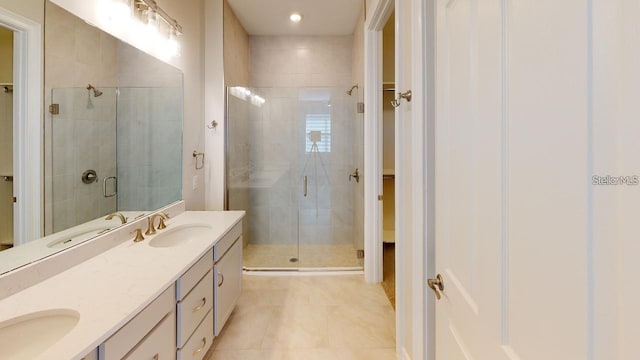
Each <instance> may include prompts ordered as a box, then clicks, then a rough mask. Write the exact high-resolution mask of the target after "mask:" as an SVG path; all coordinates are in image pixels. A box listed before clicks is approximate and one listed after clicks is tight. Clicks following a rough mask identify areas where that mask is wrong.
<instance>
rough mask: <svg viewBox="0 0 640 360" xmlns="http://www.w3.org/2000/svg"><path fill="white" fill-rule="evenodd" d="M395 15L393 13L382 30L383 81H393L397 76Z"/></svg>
mask: <svg viewBox="0 0 640 360" xmlns="http://www.w3.org/2000/svg"><path fill="white" fill-rule="evenodd" d="M395 37H396V29H395V16H394V14H392V15H391V17H390V18H389V20H388V21H387V24H386V25H385V26H384V29H383V30H382V82H385V83H392V82H394V81H395V78H396V56H395V55H396V53H395V47H396V39H395Z"/></svg>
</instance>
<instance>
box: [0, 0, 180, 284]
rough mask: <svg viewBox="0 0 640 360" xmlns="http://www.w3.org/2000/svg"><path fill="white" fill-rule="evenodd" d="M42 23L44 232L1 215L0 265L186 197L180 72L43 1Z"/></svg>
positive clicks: (0, 89) (2, 268) (3, 268)
mask: <svg viewBox="0 0 640 360" xmlns="http://www.w3.org/2000/svg"><path fill="white" fill-rule="evenodd" d="M44 28H45V37H44V49H45V50H44V54H45V58H44V61H45V64H44V69H45V70H44V71H45V73H44V89H43V91H44V107H45V115H44V119H43V128H44V139H43V149H44V164H43V166H42V168H43V172H44V177H43V191H44V199H43V203H44V209H43V214H44V224H43V233H44V237H43V238H40V239H37V240H33V241H29V242H26V243H20V241H15V240H16V239H12V238H11V233H12V231H11V230H8V226H5V225H4V223H2V224H0V225H1V226H2V228H0V249H2V251H0V274H2V273H5V272H8V271H11V270H13V269H15V268H17V267H20V266H23V265H25V264H28V263H30V262H33V261H36V260H39V259H41V258H43V257H45V256H48V255H51V254H54V253H56V252H58V251H61V250H65V249H68V248H69V247H72V246H74V245H77V244H80V243H82V242H84V241H87V240H89V239H91V238H94V237H95V236H97V235H100V234H103V233H106V232H108V231H111V230H113V229H115V228H117V227H119V226H121V225H122V224H123V221H131V220H134V219H136V218H139V217H143V216H145V215H146V214H148V213H149V212H152V211H154V210H157V209H159V208H162V207H164V206H166V205H169V204H171V203H174V202H176V201H179V200H180V199H182V164H181V158H182V123H183V119H182V118H183V85H182V84H183V79H182V72H181V71H179V70H178V69H176V68H174V67H172V66H170V65H168V64H166V63H164V62H162V61H160V60H158V59H156V58H154V57H152V56H150V55H147V54H146V53H143V52H142V51H140V50H138V49H136V48H134V47H132V46H130V45H128V44H126V43H124V42H122V41H120V40H118V39H116V38H114V37H112V36H111V35H109V34H107V33H105V32H103V31H102V30H100V29H98V28H96V27H93V26H91V25H89V24H87V23H86V22H85V21H83V20H82V19H79V18H77V17H76V16H74V15H72V14H71V13H69V12H67V11H66V10H64V9H62V8H61V7H59V6H58V5H55V4H53V3H51V2H49V1H45V26H44ZM1 31H2V29H0V47H1V46H3V44H2V39H3V36H2V35H3V33H2V32H1ZM10 35H11V34H9V36H8V37H9V38H10V37H11V36H10ZM2 54H4V52H3V53H2ZM1 65H2V59H0V75H1V74H2V68H1ZM2 81H3V80H2V79H0V83H2ZM0 85H2V84H0ZM5 86H6V87H7V88H8V89H10V86H9V85H2V86H0V126H4V125H3V122H2V117H1V116H3V112H7V111H8V110H6V106H5V107H2V106H4V105H3V104H5V103H7V102H8V103H10V101H9V100H8V101H5V99H4V98H5V97H7V98H8V97H9V96H10V90H7V91H6V92H4V87H5ZM9 118H10V117H9ZM7 124H8V125H10V124H11V122H10V121H8V122H7ZM3 129H4V128H3ZM0 134H5V132H4V131H1V130H0ZM4 143H5V141H4V139H3V145H4ZM9 143H10V142H9ZM9 147H10V146H9ZM2 152H3V151H0V153H2ZM3 161H4V160H3ZM0 165H2V164H0ZM0 170H1V168H0ZM0 176H3V177H0V185H2V186H0V196H1V195H2V194H4V193H1V192H2V191H4V187H7V189H10V183H11V180H15V181H19V180H18V179H13V178H9V176H10V174H4V173H0ZM3 186H4V187H3ZM8 192H9V193H10V190H8ZM2 205H3V204H0V211H4V210H2V209H1V207H2ZM5 205H6V204H5ZM7 209H8V210H7V211H8V212H10V209H11V207H10V205H9V206H7ZM114 213H117V215H115V216H110V215H112V214H114ZM120 215H122V216H120ZM2 218H4V216H2V217H0V219H2Z"/></svg>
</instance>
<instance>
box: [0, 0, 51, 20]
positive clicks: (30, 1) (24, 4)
mask: <svg viewBox="0 0 640 360" xmlns="http://www.w3.org/2000/svg"><path fill="white" fill-rule="evenodd" d="M0 7H1V8H5V9H7V10H9V11H11V12H13V13H16V14H18V15H21V16H24V17H26V18H27V19H30V20H33V21H35V22H37V23H38V24H44V0H0Z"/></svg>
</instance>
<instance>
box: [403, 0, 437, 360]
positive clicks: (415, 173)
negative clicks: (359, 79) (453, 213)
mask: <svg viewBox="0 0 640 360" xmlns="http://www.w3.org/2000/svg"><path fill="white" fill-rule="evenodd" d="M436 1H437V0H411V5H410V6H411V34H412V38H411V49H412V59H411V73H412V87H413V89H412V93H413V99H412V103H413V105H412V115H411V134H412V138H411V143H412V164H411V172H410V175H408V176H411V178H412V181H411V182H412V189H410V190H409V191H410V192H411V194H412V195H413V206H412V212H411V216H412V217H413V221H412V226H413V228H412V229H411V233H410V236H411V238H412V240H413V241H412V242H411V248H410V249H408V251H409V253H408V254H407V255H408V256H409V255H410V256H411V257H412V259H411V264H412V269H411V270H410V271H411V274H412V277H411V283H410V284H408V286H409V287H410V288H411V297H412V299H413V301H412V309H411V310H410V311H411V317H412V318H413V319H415V320H416V321H414V322H413V324H412V331H411V337H412V341H411V344H412V358H413V359H426V360H435V358H436V353H435V338H436V337H435V335H436V332H435V325H436V324H435V319H436V317H435V306H436V299H435V297H434V296H433V294H432V293H431V290H430V289H429V287H428V286H427V280H428V278H435V276H436V269H435V240H436V239H435V120H436V119H435V114H436V112H435V104H436V97H435V88H436V86H435V85H436V81H435V76H436V71H435V70H436ZM396 19H397V17H396ZM396 33H397V31H396ZM396 64H398V61H397V60H396ZM400 198H402V197H400Z"/></svg>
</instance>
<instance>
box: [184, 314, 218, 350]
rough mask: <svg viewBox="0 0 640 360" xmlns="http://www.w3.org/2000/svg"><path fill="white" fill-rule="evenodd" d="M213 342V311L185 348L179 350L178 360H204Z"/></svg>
mask: <svg viewBox="0 0 640 360" xmlns="http://www.w3.org/2000/svg"><path fill="white" fill-rule="evenodd" d="M212 342H213V310H212V311H209V313H208V314H207V317H205V318H204V321H203V322H202V324H200V326H199V327H198V329H197V330H196V332H195V333H193V336H192V337H191V339H189V341H187V343H186V344H185V346H184V347H183V348H182V349H180V350H178V360H202V358H204V355H205V354H206V353H207V351H208V350H209V348H210V347H211V343H212Z"/></svg>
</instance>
